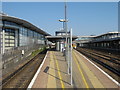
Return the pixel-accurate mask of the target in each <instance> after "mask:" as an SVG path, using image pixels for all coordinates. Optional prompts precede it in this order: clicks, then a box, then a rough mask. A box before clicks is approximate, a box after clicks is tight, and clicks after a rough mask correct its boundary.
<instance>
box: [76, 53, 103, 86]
mask: <svg viewBox="0 0 120 90" xmlns="http://www.w3.org/2000/svg"><path fill="white" fill-rule="evenodd" d="M76 53H77V52H76ZM76 57H77V58H80V57H79V56H78V55H76ZM80 63H81V65H82V66H83V67H84V71H85V72H86V74H88V75H87V76H88V78H89V80H90V81H91V83H92V85H93V87H94V88H104V86H103V85H102V84H101V83H100V81H99V80H98V79H97V77H96V76H95V75H94V74H93V72H92V71H90V69H89V68H88V67H87V66H86V65H85V63H84V62H82V61H81V62H80Z"/></svg>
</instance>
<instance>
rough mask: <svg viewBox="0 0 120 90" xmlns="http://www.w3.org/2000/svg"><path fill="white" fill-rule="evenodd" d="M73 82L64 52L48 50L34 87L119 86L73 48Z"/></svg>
mask: <svg viewBox="0 0 120 90" xmlns="http://www.w3.org/2000/svg"><path fill="white" fill-rule="evenodd" d="M72 54H73V68H72V69H73V74H72V75H73V84H72V85H71V78H70V77H71V75H70V74H68V64H67V62H68V61H67V60H65V57H64V56H63V53H61V52H58V51H48V53H47V57H46V60H45V62H44V64H43V66H42V68H41V70H40V72H39V73H38V75H37V78H36V79H35V81H34V83H33V85H32V88H119V87H118V85H117V84H115V83H114V82H113V81H112V80H110V79H109V78H108V77H107V76H106V75H105V74H103V73H102V72H101V71H100V70H98V69H97V68H96V67H95V66H94V65H92V64H91V63H90V62H88V60H86V58H84V56H83V55H82V54H79V53H78V52H77V51H75V50H73V53H72Z"/></svg>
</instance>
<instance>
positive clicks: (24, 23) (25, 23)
mask: <svg viewBox="0 0 120 90" xmlns="http://www.w3.org/2000/svg"><path fill="white" fill-rule="evenodd" d="M2 20H6V21H11V22H14V23H17V24H18V25H22V26H24V27H26V28H29V29H31V30H34V31H36V32H38V33H41V34H43V35H45V36H50V34H48V33H47V32H45V31H43V30H41V29H40V28H38V27H36V26H35V25H33V24H31V23H30V22H28V21H26V20H23V19H20V18H17V17H12V16H8V15H2Z"/></svg>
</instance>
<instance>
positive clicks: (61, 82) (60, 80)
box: [53, 54, 65, 90]
mask: <svg viewBox="0 0 120 90" xmlns="http://www.w3.org/2000/svg"><path fill="white" fill-rule="evenodd" d="M53 57H54V59H55V61H56V66H57V69H58V75H59V78H60V83H61V86H62V89H63V90H64V88H65V86H64V84H63V81H62V80H63V79H62V76H61V73H60V69H59V65H58V61H57V58H56V56H55V55H54V54H53Z"/></svg>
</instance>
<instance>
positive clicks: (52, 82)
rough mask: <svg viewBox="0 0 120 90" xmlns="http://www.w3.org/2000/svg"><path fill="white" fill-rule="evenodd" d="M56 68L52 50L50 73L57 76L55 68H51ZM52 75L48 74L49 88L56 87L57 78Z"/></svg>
mask: <svg viewBox="0 0 120 90" xmlns="http://www.w3.org/2000/svg"><path fill="white" fill-rule="evenodd" d="M51 68H55V66H54V60H53V55H52V52H51V51H50V68H49V74H52V75H53V76H55V70H54V69H51ZM53 76H51V75H49V76H48V83H47V88H56V79H55V77H53Z"/></svg>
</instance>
